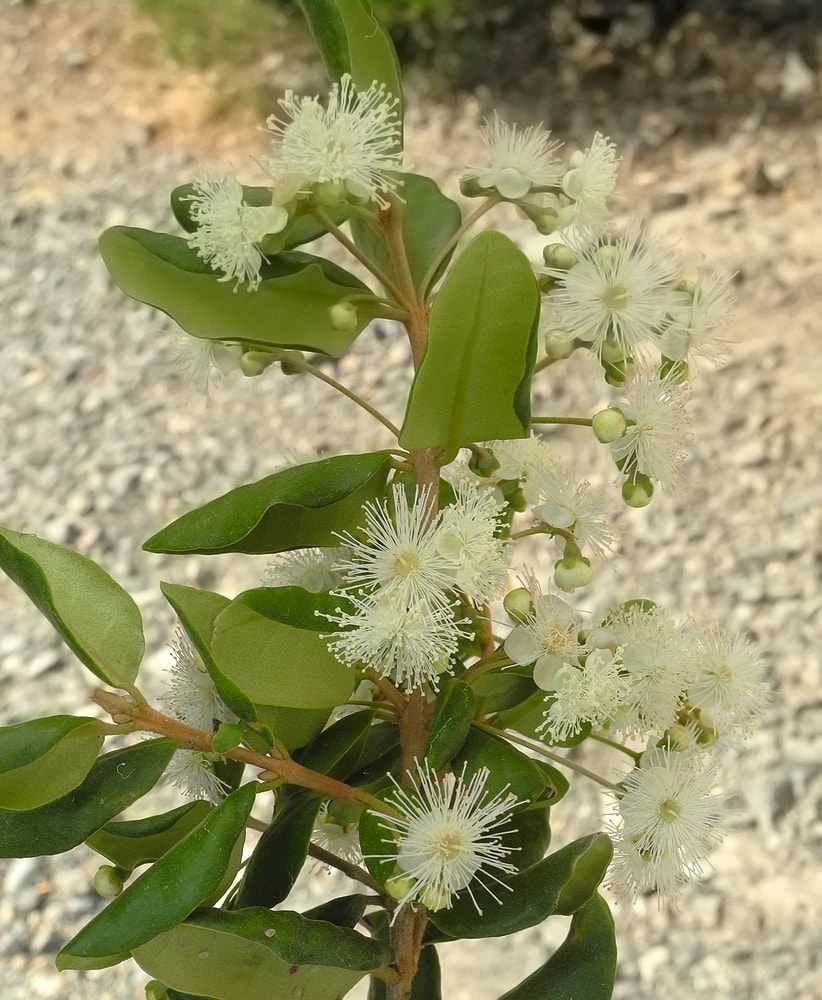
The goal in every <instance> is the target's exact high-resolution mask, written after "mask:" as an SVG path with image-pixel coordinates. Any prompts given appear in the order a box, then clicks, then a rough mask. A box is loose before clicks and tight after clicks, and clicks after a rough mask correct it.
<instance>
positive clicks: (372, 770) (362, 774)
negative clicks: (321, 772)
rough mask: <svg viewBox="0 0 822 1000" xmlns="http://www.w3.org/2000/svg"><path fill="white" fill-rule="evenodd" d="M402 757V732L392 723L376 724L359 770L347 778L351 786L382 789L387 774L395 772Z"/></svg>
mask: <svg viewBox="0 0 822 1000" xmlns="http://www.w3.org/2000/svg"><path fill="white" fill-rule="evenodd" d="M399 757H400V731H399V728H398V727H397V726H396V725H394V724H393V723H390V722H375V723H374V725H372V726H371V729H370V730H369V732H368V737H367V739H366V741H365V746H364V747H363V751H362V754H361V756H360V760H359V763H358V764H357V770H356V771H355V772H353V773H352V774H349V775H348V777H347V778H346V780H347V782H348V784H349V785H356V786H357V787H358V788H363V787H365V788H368V787H370V786H373V785H377V786H378V787H382V786H383V785H384V784H385V783H386V781H387V778H386V774H388V772H389V771H393V770H394V769H395V767H396V766H397V762H398V760H399Z"/></svg>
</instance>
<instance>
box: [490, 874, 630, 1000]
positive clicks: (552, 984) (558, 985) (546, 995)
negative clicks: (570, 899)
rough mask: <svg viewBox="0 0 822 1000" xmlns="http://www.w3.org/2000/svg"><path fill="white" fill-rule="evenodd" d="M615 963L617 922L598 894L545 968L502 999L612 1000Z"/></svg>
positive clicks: (579, 913) (579, 914)
mask: <svg viewBox="0 0 822 1000" xmlns="http://www.w3.org/2000/svg"><path fill="white" fill-rule="evenodd" d="M616 960H617V948H616V940H615V937H614V920H613V917H612V916H611V912H610V910H609V909H608V904H607V903H606V902H605V900H604V899H603V898H602V896H600V895H599V894H598V893H597V894H595V895H593V896H591V898H590V899H589V900H588V902H587V903H586V904H585V905H584V906H583V907H582V908H581V909H579V910H577V912H576V913H575V914H574V916H573V919H572V920H571V928H570V930H569V931H568V937H567V938H566V939H565V941H563V943H562V944H561V945H560V946H559V948H558V949H557V950H556V951H555V952H554V954H553V955H552V956H551V957H550V958H549V959H548V961H547V962H546V963H545V965H543V966H542V967H541V968H539V969H537V970H536V972H533V973H531V975H530V976H529V977H528V978H527V979H524V980H523V981H522V982H521V983H520V984H519V985H518V986H515V987H514V988H513V989H512V990H509V991H508V992H507V993H505V994H504V995H503V996H501V997H500V998H499V1000H573V998H574V997H585V1000H610V998H611V995H612V993H613V989H614V976H615V974H616Z"/></svg>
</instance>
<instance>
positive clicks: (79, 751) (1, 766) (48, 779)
mask: <svg viewBox="0 0 822 1000" xmlns="http://www.w3.org/2000/svg"><path fill="white" fill-rule="evenodd" d="M103 739H104V735H103V726H102V724H101V723H100V722H99V721H98V720H97V719H88V718H76V717H74V716H71V715H52V716H49V717H48V718H46V719H34V720H32V721H31V722H21V723H20V724H19V725H16V726H7V727H5V728H3V729H0V809H15V810H22V809H36V808H38V807H39V806H42V805H45V804H46V803H47V802H53V801H54V799H59V798H60V797H61V796H62V795H66V794H67V793H68V792H70V791H72V789H74V788H76V787H77V786H78V785H79V784H80V782H81V781H82V780H83V778H85V776H86V775H87V774H88V773H89V771H90V770H91V767H92V765H93V764H94V761H95V760H96V758H97V754H98V752H99V750H100V747H101V746H102V745H103Z"/></svg>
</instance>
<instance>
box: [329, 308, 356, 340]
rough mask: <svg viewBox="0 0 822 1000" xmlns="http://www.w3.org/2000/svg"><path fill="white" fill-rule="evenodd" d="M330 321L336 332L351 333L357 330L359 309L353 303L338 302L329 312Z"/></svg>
mask: <svg viewBox="0 0 822 1000" xmlns="http://www.w3.org/2000/svg"><path fill="white" fill-rule="evenodd" d="M328 319H329V321H330V322H331V326H332V328H333V329H334V330H340V331H342V332H344V333H350V332H351V331H352V330H356V329H357V323H358V319H357V307H356V306H355V305H354V304H353V303H352V302H336V303H335V304H334V305H333V306H331V308H330V309H329V310H328Z"/></svg>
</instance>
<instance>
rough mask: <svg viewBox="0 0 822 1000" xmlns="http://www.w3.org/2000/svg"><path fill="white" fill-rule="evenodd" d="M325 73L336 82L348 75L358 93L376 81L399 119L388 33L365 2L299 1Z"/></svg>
mask: <svg viewBox="0 0 822 1000" xmlns="http://www.w3.org/2000/svg"><path fill="white" fill-rule="evenodd" d="M299 4H300V8H301V9H302V12H303V14H304V15H305V19H306V21H307V22H308V27H309V29H310V31H311V34H312V35H313V36H314V42H315V43H316V45H317V49H318V50H319V53H320V56H321V57H322V60H323V63H324V65H325V69H326V72H327V73H328V76H329V77H330V78H331V80H334V81H338V80H340V78H341V77H342V76H343V74H345V73H349V74H350V75H351V77H352V79H353V80H354V83H355V84H356V86H357V89H358V90H367V89H368V88H369V87H370V86H371V84H372V83H373V82H374V81H375V80H376V81H377V83H383V84H385V88H386V90H387V91H388V92H389V93H390V94H392V95H393V96H394V97H396V98H397V99H398V100H399V102H400V104H399V113H400V118H402V86H401V84H400V67H399V62H398V60H397V54H396V52H395V51H394V45H393V43H392V42H391V38H390V36H389V34H388V32H387V31H386V30H385V29H384V28H383V26H382V25H381V24H380V22H379V21H378V20H377V18H376V17H375V16H374V14H373V12H372V10H371V5H370V4H369V3H367V2H364V0H299Z"/></svg>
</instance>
